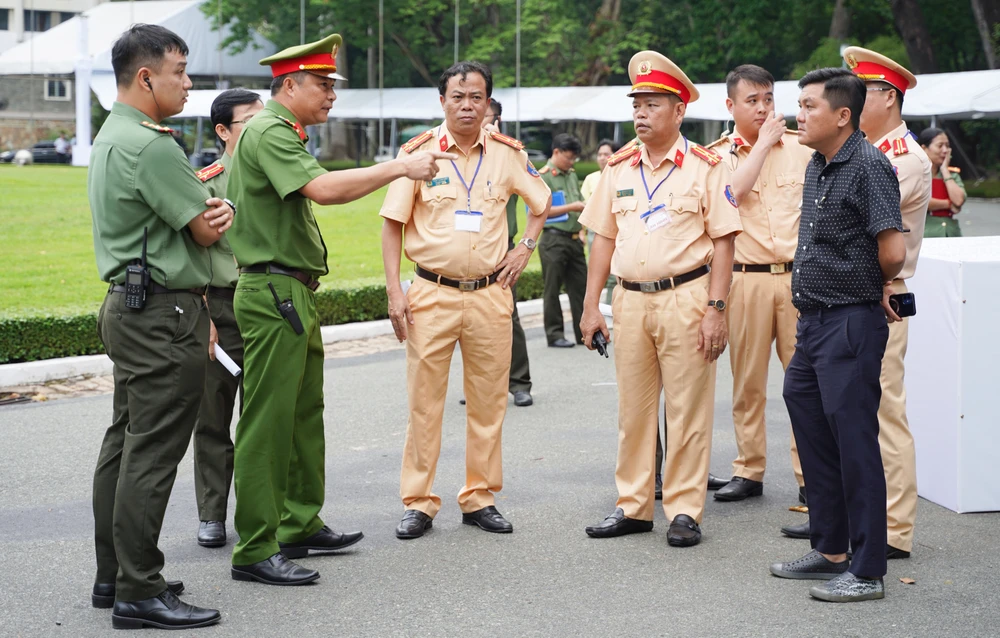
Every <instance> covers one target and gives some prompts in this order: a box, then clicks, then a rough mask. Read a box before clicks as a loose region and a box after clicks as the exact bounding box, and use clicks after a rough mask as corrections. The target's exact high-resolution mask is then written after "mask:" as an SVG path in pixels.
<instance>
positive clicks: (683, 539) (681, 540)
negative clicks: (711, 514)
mask: <svg viewBox="0 0 1000 638" xmlns="http://www.w3.org/2000/svg"><path fill="white" fill-rule="evenodd" d="M700 542H701V528H700V527H698V523H695V522H694V519H693V518H691V517H690V516H688V515H687V514H678V515H677V516H675V517H674V522H672V523H671V524H670V527H669V528H667V543H668V544H670V545H672V546H674V547H691V546H692V545H697V544H698V543H700Z"/></svg>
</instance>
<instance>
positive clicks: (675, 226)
mask: <svg viewBox="0 0 1000 638" xmlns="http://www.w3.org/2000/svg"><path fill="white" fill-rule="evenodd" d="M667 210H668V211H670V223H669V224H666V225H664V226H663V227H661V228H659V229H657V231H656V232H657V234H659V235H660V237H663V238H664V239H667V240H670V241H681V240H689V239H697V238H698V237H699V236H701V235H702V234H703V233H704V232H705V222H704V218H703V217H702V216H701V214H700V212H701V202H700V201H699V200H698V198H697V197H674V198H672V199H671V200H670V202H669V203H668V204H667Z"/></svg>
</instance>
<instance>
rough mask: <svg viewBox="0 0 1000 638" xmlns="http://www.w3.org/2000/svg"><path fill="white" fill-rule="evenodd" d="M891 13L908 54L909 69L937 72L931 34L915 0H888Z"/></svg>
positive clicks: (917, 71) (921, 71) (914, 71)
mask: <svg viewBox="0 0 1000 638" xmlns="http://www.w3.org/2000/svg"><path fill="white" fill-rule="evenodd" d="M889 4H890V5H891V6H892V15H893V18H894V20H895V22H896V30H897V31H899V35H900V37H902V38H903V43H904V44H905V45H906V53H907V55H909V56H910V71H912V72H913V73H937V71H938V65H937V61H936V60H935V59H934V47H933V46H932V45H931V36H930V33H929V32H928V31H927V23H926V22H924V14H923V12H921V11H920V4H919V3H918V2H917V0H890V2H889Z"/></svg>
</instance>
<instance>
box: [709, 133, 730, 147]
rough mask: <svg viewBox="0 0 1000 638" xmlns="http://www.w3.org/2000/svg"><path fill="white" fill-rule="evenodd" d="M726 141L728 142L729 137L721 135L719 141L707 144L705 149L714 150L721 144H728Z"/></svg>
mask: <svg viewBox="0 0 1000 638" xmlns="http://www.w3.org/2000/svg"><path fill="white" fill-rule="evenodd" d="M728 141H729V136H728V135H723V136H722V137H720V138H719V139H717V140H715V141H714V142H712V143H711V144H709V145H708V146H706V147H705V148H715V147H716V146H718V145H719V144H723V143H725V142H728Z"/></svg>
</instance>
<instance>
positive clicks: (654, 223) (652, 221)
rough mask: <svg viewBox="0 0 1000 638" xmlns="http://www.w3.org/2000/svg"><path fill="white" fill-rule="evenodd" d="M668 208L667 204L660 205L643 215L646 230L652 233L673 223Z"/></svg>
mask: <svg viewBox="0 0 1000 638" xmlns="http://www.w3.org/2000/svg"><path fill="white" fill-rule="evenodd" d="M666 207H667V206H666V204H660V205H659V206H654V207H653V208H651V209H649V210H648V211H646V212H645V213H643V214H642V221H643V222H644V223H645V224H646V230H648V231H650V232H652V231H654V230H656V229H658V228H663V227H664V226H666V225H667V224H669V223H670V222H671V221H672V220H671V218H670V213H669V212H668V211H667V210H666Z"/></svg>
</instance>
